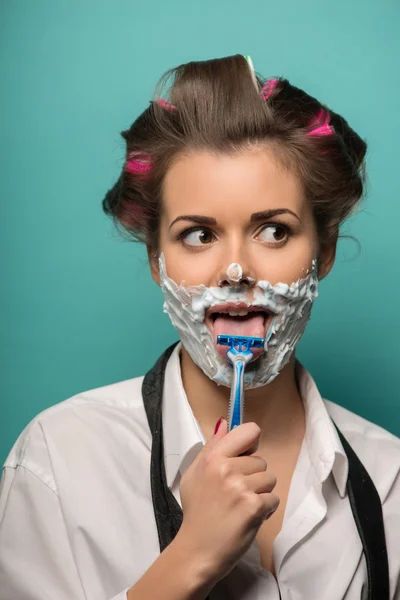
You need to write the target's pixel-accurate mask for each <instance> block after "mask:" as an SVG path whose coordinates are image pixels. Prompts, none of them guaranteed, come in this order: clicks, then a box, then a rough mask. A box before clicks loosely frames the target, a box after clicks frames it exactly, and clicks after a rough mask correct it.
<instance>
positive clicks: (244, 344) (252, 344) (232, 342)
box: [217, 335, 264, 352]
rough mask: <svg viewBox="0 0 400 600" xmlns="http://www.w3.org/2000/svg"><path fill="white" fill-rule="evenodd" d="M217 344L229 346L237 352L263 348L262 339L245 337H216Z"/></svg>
mask: <svg viewBox="0 0 400 600" xmlns="http://www.w3.org/2000/svg"><path fill="white" fill-rule="evenodd" d="M217 344H220V345H221V346H230V348H231V349H232V350H236V351H237V352H247V351H248V350H251V349H252V348H264V339H263V338H256V337H250V336H245V335H217Z"/></svg>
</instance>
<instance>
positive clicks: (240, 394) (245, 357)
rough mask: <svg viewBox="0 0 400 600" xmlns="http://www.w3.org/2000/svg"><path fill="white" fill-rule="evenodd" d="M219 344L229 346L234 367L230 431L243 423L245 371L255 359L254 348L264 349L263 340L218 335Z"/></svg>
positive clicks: (229, 420)
mask: <svg viewBox="0 0 400 600" xmlns="http://www.w3.org/2000/svg"><path fill="white" fill-rule="evenodd" d="M217 344H221V346H229V348H228V350H227V352H226V356H227V357H228V358H229V360H230V362H231V363H232V365H233V383H232V387H231V396H230V400H229V414H228V431H231V430H232V429H234V428H235V427H237V426H238V425H241V423H242V422H243V407H244V370H245V367H246V365H247V364H248V363H249V362H250V361H251V359H252V358H253V352H252V351H251V349H252V348H263V347H264V340H263V338H255V337H248V336H244V335H238V336H233V335H218V336H217Z"/></svg>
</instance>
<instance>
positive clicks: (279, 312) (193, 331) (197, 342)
mask: <svg viewBox="0 0 400 600" xmlns="http://www.w3.org/2000/svg"><path fill="white" fill-rule="evenodd" d="M235 266H236V265H235ZM238 266H240V265H238ZM159 267H160V281H161V289H162V291H163V294H164V312H165V313H167V314H168V315H169V317H170V319H171V322H172V325H173V326H174V327H175V329H177V331H178V333H179V335H180V338H181V341H182V344H183V346H184V348H185V349H186V351H187V352H188V354H189V355H190V357H191V358H192V360H193V361H194V362H195V363H196V365H198V366H199V367H200V369H202V371H203V372H204V373H205V374H206V375H207V377H209V378H210V379H212V380H213V381H215V382H216V383H217V384H218V385H224V386H227V387H231V382H232V380H233V368H232V365H231V364H230V362H229V360H228V359H227V358H224V357H222V356H221V355H220V354H219V353H218V352H217V349H216V345H215V342H214V339H213V336H212V334H211V331H210V329H209V328H208V326H207V325H206V323H205V315H206V311H207V310H208V309H209V308H212V307H213V306H217V305H219V304H224V303H227V302H232V303H234V304H239V303H244V304H246V305H247V306H257V307H259V308H261V309H265V310H267V311H269V312H271V313H272V314H273V315H274V316H273V317H272V320H271V324H270V327H269V330H268V332H267V335H266V337H265V342H264V349H263V352H262V354H261V356H260V357H259V358H257V360H255V361H253V362H251V363H249V364H248V366H247V367H246V370H245V374H244V387H245V389H251V388H256V387H261V386H263V385H266V384H268V383H270V382H271V381H272V380H273V379H275V377H276V376H277V375H278V373H279V372H280V371H281V369H283V367H284V366H285V365H286V364H287V363H288V362H289V359H290V357H291V355H292V353H293V351H294V348H295V346H296V344H297V343H298V341H299V340H300V338H301V336H302V335H303V332H304V329H305V327H306V325H307V322H308V320H309V318H310V314H311V309H312V305H313V302H314V300H315V299H316V298H317V296H318V275H317V261H316V260H313V262H312V268H311V270H310V272H309V273H308V274H307V276H306V277H305V278H304V279H299V280H298V281H296V282H294V283H292V284H291V285H288V284H286V283H277V284H276V285H271V283H270V282H269V281H263V280H260V281H258V282H256V283H255V286H254V288H253V289H252V297H251V299H250V298H249V291H248V290H246V289H242V288H241V287H239V286H234V287H231V286H229V287H228V286H225V287H207V286H205V285H197V286H185V285H184V284H185V282H184V281H182V282H181V284H180V285H177V283H175V281H173V280H172V279H170V278H169V277H168V275H167V270H166V265H165V257H164V254H163V253H161V255H160V257H159ZM230 267H233V265H230ZM227 333H229V332H227Z"/></svg>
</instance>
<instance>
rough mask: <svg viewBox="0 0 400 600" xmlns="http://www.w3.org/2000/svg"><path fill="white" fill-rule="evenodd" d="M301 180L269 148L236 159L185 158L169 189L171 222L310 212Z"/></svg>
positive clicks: (165, 190)
mask: <svg viewBox="0 0 400 600" xmlns="http://www.w3.org/2000/svg"><path fill="white" fill-rule="evenodd" d="M305 204H306V202H305V198H304V194H303V191H302V187H301V184H300V181H299V179H298V177H297V175H296V174H295V173H294V172H291V171H289V170H287V169H284V168H283V167H282V166H281V164H280V163H279V162H278V161H277V159H276V158H275V157H274V155H273V154H272V151H271V149H269V148H261V149H260V148H257V149H254V150H247V151H241V152H240V153H239V152H238V153H235V154H223V153H218V154H216V153H212V152H210V151H208V152H207V151H203V152H191V153H189V154H185V155H183V156H181V157H179V158H178V159H177V160H176V161H175V162H174V163H173V165H172V166H171V167H170V169H169V170H168V172H167V174H166V177H165V179H164V185H163V205H164V206H163V208H164V213H165V214H166V215H167V216H168V218H171V219H174V218H176V216H177V215H178V214H179V213H182V211H183V212H185V213H189V212H190V213H191V214H204V215H207V214H210V215H213V216H217V214H218V213H221V216H222V215H223V214H224V213H226V211H229V212H235V211H236V212H240V213H246V212H248V213H249V214H250V213H254V212H258V211H265V210H274V209H281V208H289V209H291V210H293V211H294V212H296V213H297V214H299V213H302V212H303V211H304V209H305Z"/></svg>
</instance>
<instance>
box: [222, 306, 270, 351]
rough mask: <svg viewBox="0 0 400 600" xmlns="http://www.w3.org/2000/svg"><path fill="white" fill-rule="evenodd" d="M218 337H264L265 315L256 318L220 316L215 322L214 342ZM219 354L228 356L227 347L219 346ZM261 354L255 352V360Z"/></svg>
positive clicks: (257, 315) (255, 316)
mask: <svg viewBox="0 0 400 600" xmlns="http://www.w3.org/2000/svg"><path fill="white" fill-rule="evenodd" d="M217 335H245V336H249V337H259V338H263V337H264V315H262V314H259V313H256V314H254V316H251V317H250V316H247V317H229V316H226V317H225V316H224V317H223V316H220V317H217V319H215V322H214V341H215V343H216V342H217ZM217 350H218V352H219V353H220V354H221V355H222V356H225V355H226V351H227V347H226V346H220V345H219V344H218V345H217ZM261 352H262V349H260V352H257V351H254V358H256V355H258V354H260V353H261Z"/></svg>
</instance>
